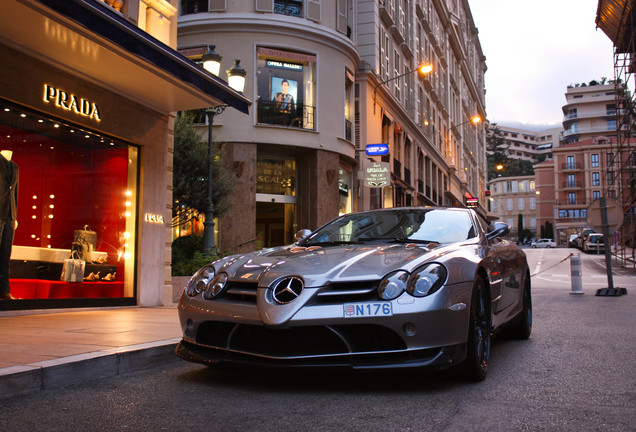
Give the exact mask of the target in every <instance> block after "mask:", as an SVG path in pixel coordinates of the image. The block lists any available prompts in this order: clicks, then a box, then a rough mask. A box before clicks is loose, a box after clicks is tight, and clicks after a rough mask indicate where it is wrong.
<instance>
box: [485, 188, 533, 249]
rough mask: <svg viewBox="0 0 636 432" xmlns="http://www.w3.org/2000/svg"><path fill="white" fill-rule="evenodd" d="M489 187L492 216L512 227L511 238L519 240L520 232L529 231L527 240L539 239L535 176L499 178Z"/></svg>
mask: <svg viewBox="0 0 636 432" xmlns="http://www.w3.org/2000/svg"><path fill="white" fill-rule="evenodd" d="M489 185H490V212H491V215H493V216H496V218H497V219H498V220H500V221H501V222H504V223H506V224H508V225H509V226H510V236H511V237H513V238H515V239H517V238H519V232H520V231H522V230H529V231H530V232H531V233H532V234H531V235H530V236H526V237H529V238H527V240H530V239H531V238H532V237H538V236H537V192H536V189H535V181H534V176H519V177H497V178H496V179H493V180H491V181H490V183H489ZM521 240H522V241H523V240H524V239H523V238H522V239H521Z"/></svg>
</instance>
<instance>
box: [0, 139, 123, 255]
mask: <svg viewBox="0 0 636 432" xmlns="http://www.w3.org/2000/svg"><path fill="white" fill-rule="evenodd" d="M5 147H6V146H5ZM51 147H54V148H51ZM13 152H14V153H13V161H14V162H15V163H16V164H17V165H18V167H19V170H20V171H19V172H20V179H19V181H20V182H19V187H18V228H17V230H16V232H15V239H14V242H13V243H14V244H15V245H20V246H35V247H48V245H50V247H52V248H62V249H70V248H71V243H72V242H73V237H74V231H75V230H80V229H83V227H84V225H88V226H89V227H90V228H91V230H93V231H96V232H97V248H96V250H99V251H105V252H109V253H112V254H116V252H117V249H118V248H119V247H120V246H121V244H122V234H123V232H124V231H125V228H126V225H125V216H124V212H125V211H126V206H125V202H126V196H125V191H126V183H127V170H128V149H127V148H107V149H98V150H94V149H87V148H77V147H75V146H67V145H64V144H63V143H59V142H57V143H55V145H54V146H51V145H50V143H46V144H44V145H40V146H33V145H29V146H24V147H21V148H19V149H13ZM51 196H53V197H54V198H51ZM132 204H133V205H134V203H132ZM50 205H53V206H54V207H52V208H51V207H50ZM34 206H35V208H33V207H34ZM49 215H52V216H53V217H52V218H50V217H49ZM48 235H50V238H48V237H47V236H48Z"/></svg>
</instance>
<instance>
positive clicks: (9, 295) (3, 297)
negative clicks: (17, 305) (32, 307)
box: [0, 293, 22, 300]
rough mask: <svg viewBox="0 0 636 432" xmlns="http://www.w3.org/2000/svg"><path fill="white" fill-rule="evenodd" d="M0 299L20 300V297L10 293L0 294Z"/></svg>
mask: <svg viewBox="0 0 636 432" xmlns="http://www.w3.org/2000/svg"><path fill="white" fill-rule="evenodd" d="M0 300H22V299H21V298H18V297H14V296H13V294H11V293H6V294H2V295H0Z"/></svg>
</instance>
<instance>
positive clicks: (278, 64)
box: [265, 60, 303, 71]
mask: <svg viewBox="0 0 636 432" xmlns="http://www.w3.org/2000/svg"><path fill="white" fill-rule="evenodd" d="M265 65H266V66H267V67H270V68H277V69H287V70H295V71H302V70H303V65H299V64H294V63H287V62H283V61H277V60H267V61H266V62H265Z"/></svg>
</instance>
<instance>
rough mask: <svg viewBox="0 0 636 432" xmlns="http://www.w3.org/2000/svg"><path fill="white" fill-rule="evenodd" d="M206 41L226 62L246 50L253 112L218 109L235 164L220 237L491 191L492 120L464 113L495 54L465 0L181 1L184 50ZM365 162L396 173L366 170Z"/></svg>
mask: <svg viewBox="0 0 636 432" xmlns="http://www.w3.org/2000/svg"><path fill="white" fill-rule="evenodd" d="M209 45H214V50H215V52H217V53H219V54H221V55H222V56H223V57H224V59H223V61H222V69H223V68H228V67H230V66H231V63H232V61H233V60H234V59H240V61H241V62H240V64H241V65H242V66H243V67H244V68H245V69H246V70H247V71H248V75H247V77H248V78H247V84H246V88H245V92H244V94H245V95H246V96H247V97H248V98H252V99H253V100H254V101H255V106H254V110H253V111H252V113H251V115H250V118H249V119H247V120H246V119H242V118H240V116H239V115H238V114H237V113H230V114H225V113H224V114H223V115H222V116H218V117H216V118H215V119H214V136H215V137H216V138H215V139H219V140H221V141H223V142H224V148H225V150H224V152H225V155H227V156H228V159H227V160H228V161H230V162H228V163H232V164H234V165H235V166H237V167H239V166H240V170H239V171H237V179H236V183H235V187H236V190H240V191H241V199H234V200H233V202H232V205H231V208H230V210H229V211H228V213H227V214H226V215H225V216H223V217H221V218H220V220H219V221H218V224H217V230H218V239H219V246H220V248H221V249H222V250H230V251H235V252H236V251H244V250H253V249H259V248H262V247H269V246H276V245H282V244H286V243H290V242H292V241H293V235H294V233H295V232H296V231H297V230H299V229H303V228H310V229H315V228H317V227H318V226H320V225H321V224H323V223H325V222H326V221H328V220H330V219H332V218H334V217H336V216H338V215H339V214H343V213H348V212H351V211H356V210H365V209H371V208H381V207H394V206H412V205H428V204H439V205H460V206H464V205H466V199H467V198H473V197H476V198H479V199H480V202H481V203H483V202H484V196H485V195H484V194H485V192H484V191H485V186H486V181H485V180H486V159H485V151H484V143H485V132H484V129H483V126H481V125H477V126H475V125H474V124H473V123H471V122H470V121H469V120H470V119H471V118H473V117H475V116H479V117H480V118H485V106H484V77H483V75H484V72H485V70H486V66H485V58H484V56H483V54H482V52H481V48H480V45H479V40H478V38H477V31H476V29H475V26H474V23H473V20H472V16H471V15H470V9H469V7H468V3H467V2H466V1H462V2H454V1H453V2H450V1H449V2H446V1H437V0H431V1H429V0H421V1H405V0H386V1H384V2H377V1H371V0H367V1H364V0H358V1H354V0H339V1H335V2H314V1H287V0H285V1H282V0H273V1H271V0H270V1H257V2H225V1H218V2H210V3H208V2H207V0H206V1H204V2H196V1H182V2H181V12H180V17H179V29H178V46H179V50H180V51H181V52H183V53H184V54H187V55H188V56H189V57H190V58H191V59H193V60H194V61H198V60H202V59H203V54H205V52H206V50H207V49H208V46H209ZM226 59H227V60H226ZM422 63H429V64H432V66H433V72H432V73H431V74H430V75H429V76H427V77H425V78H420V77H418V75H417V74H416V72H415V69H417V67H418V65H420V64H422ZM283 81H285V85H286V86H287V90H285V91H286V92H287V93H290V94H291V96H292V97H293V106H292V108H291V111H290V110H289V109H288V110H286V111H285V112H281V111H280V103H279V101H278V100H277V98H279V97H281V96H280V94H281V93H283V90H281V85H282V84H283ZM202 126H205V125H202ZM369 144H387V145H388V148H389V152H388V154H386V155H378V156H373V157H372V156H367V155H366V153H365V149H366V146H367V145H369ZM378 167H379V168H378ZM368 169H370V170H371V171H374V170H375V172H376V173H377V172H378V171H385V174H386V173H387V172H388V175H386V178H384V179H383V180H382V181H376V182H369V181H367V180H365V175H366V174H367V170H368ZM239 172H240V175H239ZM370 183H373V185H372V186H370ZM480 209H481V211H482V212H483V213H484V214H485V210H484V209H483V204H481V205H480Z"/></svg>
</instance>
